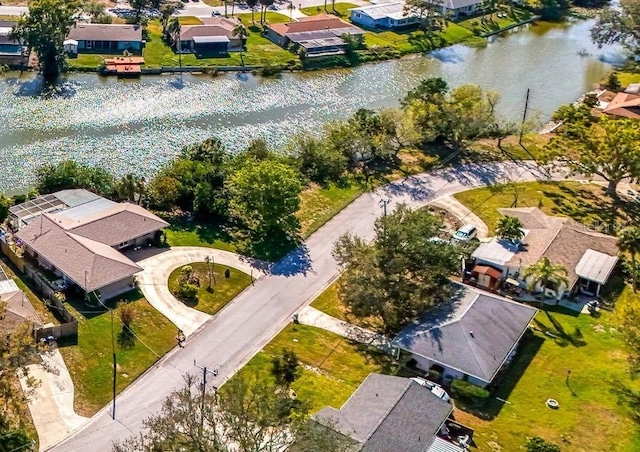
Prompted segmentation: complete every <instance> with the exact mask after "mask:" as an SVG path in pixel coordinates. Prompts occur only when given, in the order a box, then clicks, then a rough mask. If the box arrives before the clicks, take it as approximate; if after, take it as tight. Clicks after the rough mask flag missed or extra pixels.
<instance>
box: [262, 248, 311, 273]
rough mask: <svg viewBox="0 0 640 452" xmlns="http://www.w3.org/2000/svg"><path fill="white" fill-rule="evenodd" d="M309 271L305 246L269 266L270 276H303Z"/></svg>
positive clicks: (309, 266)
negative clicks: (300, 274)
mask: <svg viewBox="0 0 640 452" xmlns="http://www.w3.org/2000/svg"><path fill="white" fill-rule="evenodd" d="M310 269H311V258H310V256H309V249H308V248H307V246H306V245H301V246H299V247H298V248H296V249H295V250H293V251H291V252H290V253H289V254H287V255H286V256H285V257H283V258H282V259H280V260H279V261H278V262H276V263H275V264H273V265H272V266H271V274H272V275H276V276H294V275H297V274H299V273H302V274H304V275H306V274H307V271H309V270H310Z"/></svg>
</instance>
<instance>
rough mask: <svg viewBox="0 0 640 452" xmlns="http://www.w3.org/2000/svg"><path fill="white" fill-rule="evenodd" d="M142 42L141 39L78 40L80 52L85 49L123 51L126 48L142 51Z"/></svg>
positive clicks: (107, 51) (106, 51)
mask: <svg viewBox="0 0 640 452" xmlns="http://www.w3.org/2000/svg"><path fill="white" fill-rule="evenodd" d="M141 49H142V43H141V42H139V41H88V40H84V41H78V52H79V53H82V51H83V50H85V51H91V52H100V51H102V52H104V53H111V52H122V51H124V50H130V51H134V52H137V51H140V50H141Z"/></svg>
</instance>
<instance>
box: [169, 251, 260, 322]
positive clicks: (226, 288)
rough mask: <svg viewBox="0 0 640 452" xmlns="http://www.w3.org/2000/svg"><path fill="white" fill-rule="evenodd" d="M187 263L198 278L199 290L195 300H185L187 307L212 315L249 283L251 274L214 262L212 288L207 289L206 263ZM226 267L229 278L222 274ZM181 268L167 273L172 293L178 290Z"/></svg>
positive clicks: (207, 274)
mask: <svg viewBox="0 0 640 452" xmlns="http://www.w3.org/2000/svg"><path fill="white" fill-rule="evenodd" d="M189 265H190V266H191V267H192V268H193V271H194V274H195V275H196V276H197V277H198V278H199V279H200V290H199V291H198V295H197V299H196V300H194V301H185V302H184V303H185V304H186V305H187V306H189V307H192V308H194V309H197V310H198V311H202V312H206V313H207V314H211V315H213V314H215V313H216V312H218V311H219V310H220V309H222V308H223V307H225V306H226V304H227V303H229V302H230V301H231V300H233V299H234V298H235V297H236V296H237V295H238V294H239V293H240V292H242V291H243V290H244V289H245V288H246V287H247V286H248V285H249V284H251V276H249V275H247V274H246V273H244V272H242V271H240V270H238V269H235V268H232V267H227V266H226V265H220V264H214V266H213V281H214V282H213V283H212V290H211V291H209V289H208V287H209V273H208V267H207V263H206V262H195V263H193V264H189ZM227 269H229V272H230V277H229V279H227V278H225V276H224V273H225V271H226V270H227ZM181 270H182V267H180V268H177V269H175V270H174V271H172V272H171V274H170V275H169V282H168V285H169V290H170V291H171V293H173V294H174V295H175V293H176V291H177V290H178V285H179V282H178V281H179V279H180V273H181Z"/></svg>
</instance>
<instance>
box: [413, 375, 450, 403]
mask: <svg viewBox="0 0 640 452" xmlns="http://www.w3.org/2000/svg"><path fill="white" fill-rule="evenodd" d="M412 380H413V381H415V382H416V383H418V384H419V385H420V386H424V387H425V388H427V389H429V390H430V391H431V393H432V394H433V395H435V396H436V397H437V398H439V399H442V400H444V401H445V402H450V401H451V397H449V394H447V391H445V390H444V388H443V387H442V386H440V385H439V384H437V383H434V382H433V381H429V380H425V379H424V378H419V377H414V378H412Z"/></svg>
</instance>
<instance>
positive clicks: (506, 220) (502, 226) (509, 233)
mask: <svg viewBox="0 0 640 452" xmlns="http://www.w3.org/2000/svg"><path fill="white" fill-rule="evenodd" d="M496 233H497V234H498V237H500V238H503V239H505V240H509V241H511V242H517V241H519V240H522V238H523V237H524V231H523V230H522V222H521V221H520V219H519V218H517V217H510V216H508V215H507V216H504V217H502V218H500V220H499V221H498V227H497V228H496Z"/></svg>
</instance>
